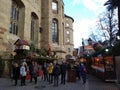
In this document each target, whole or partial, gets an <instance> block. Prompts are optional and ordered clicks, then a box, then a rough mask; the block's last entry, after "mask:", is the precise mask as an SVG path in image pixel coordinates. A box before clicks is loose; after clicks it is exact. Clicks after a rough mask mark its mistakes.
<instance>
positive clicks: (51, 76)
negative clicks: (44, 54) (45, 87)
mask: <svg viewBox="0 0 120 90" xmlns="http://www.w3.org/2000/svg"><path fill="white" fill-rule="evenodd" d="M47 70H48V75H49V78H48V79H49V84H51V83H53V64H52V63H50V64H49V66H48V68H47Z"/></svg>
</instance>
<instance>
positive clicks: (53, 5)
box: [52, 2, 58, 11]
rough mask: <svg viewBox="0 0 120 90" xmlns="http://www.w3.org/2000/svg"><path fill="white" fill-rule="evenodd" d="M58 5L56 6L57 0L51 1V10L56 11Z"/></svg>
mask: <svg viewBox="0 0 120 90" xmlns="http://www.w3.org/2000/svg"><path fill="white" fill-rule="evenodd" d="M57 9H58V6H57V2H52V10H55V11H57Z"/></svg>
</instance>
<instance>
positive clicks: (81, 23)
mask: <svg viewBox="0 0 120 90" xmlns="http://www.w3.org/2000/svg"><path fill="white" fill-rule="evenodd" d="M93 23H94V20H90V19H83V20H76V21H75V22H74V25H73V28H74V40H75V41H74V45H75V46H74V47H75V48H77V47H79V46H80V45H81V44H82V43H81V42H82V38H84V39H88V38H89V30H90V27H91V25H93Z"/></svg>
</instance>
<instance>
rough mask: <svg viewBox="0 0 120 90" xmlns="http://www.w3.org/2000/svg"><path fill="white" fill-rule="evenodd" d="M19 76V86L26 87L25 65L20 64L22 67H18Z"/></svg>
mask: <svg viewBox="0 0 120 90" xmlns="http://www.w3.org/2000/svg"><path fill="white" fill-rule="evenodd" d="M20 75H21V86H23V85H26V84H25V79H26V76H27V65H26V63H24V62H23V63H22V66H21V67H20Z"/></svg>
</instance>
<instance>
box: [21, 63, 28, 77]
mask: <svg viewBox="0 0 120 90" xmlns="http://www.w3.org/2000/svg"><path fill="white" fill-rule="evenodd" d="M20 75H21V76H27V70H26V67H25V66H24V65H22V66H21V67H20Z"/></svg>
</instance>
